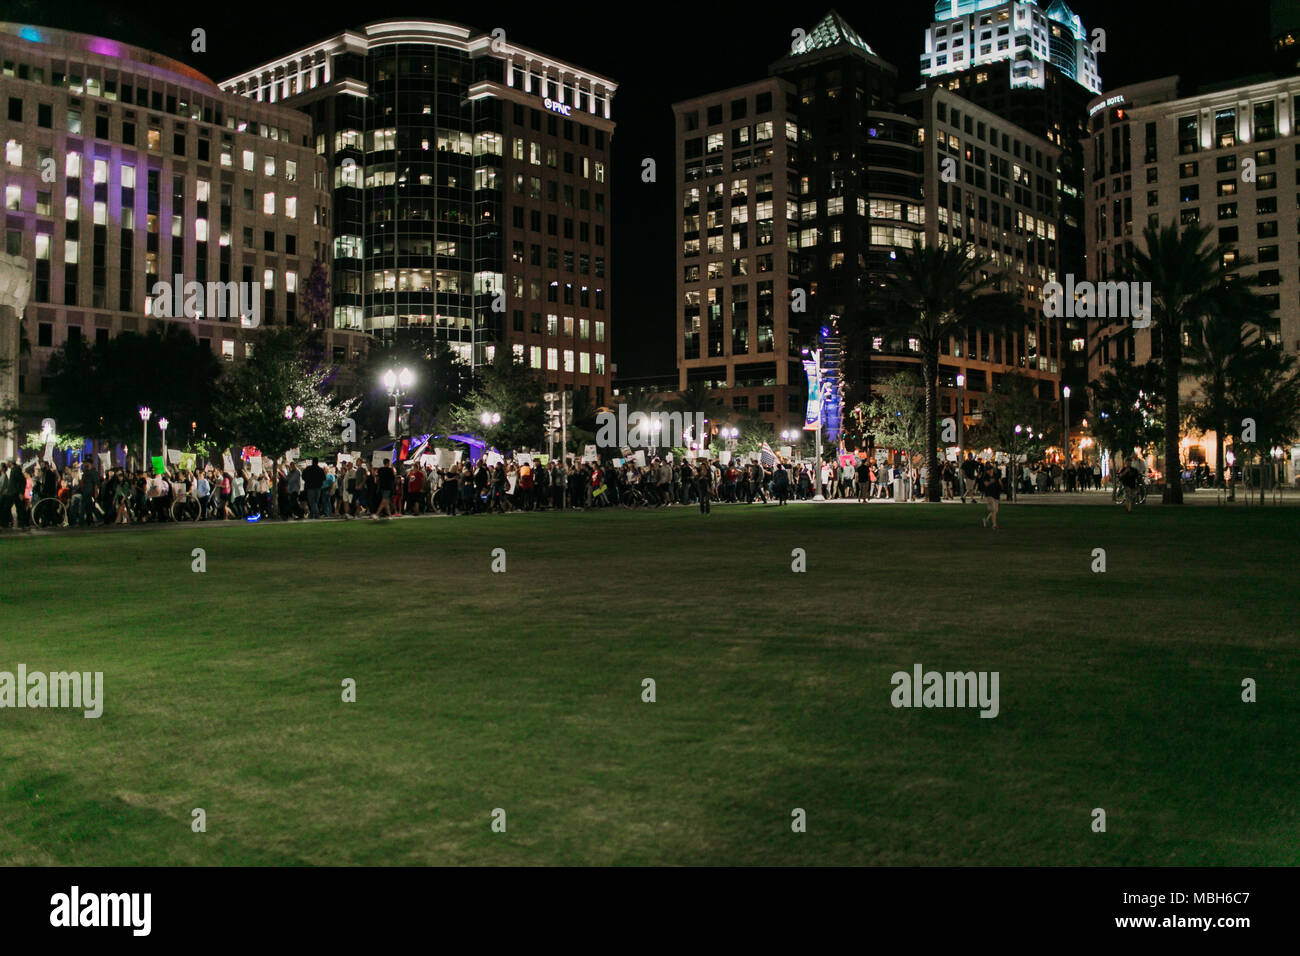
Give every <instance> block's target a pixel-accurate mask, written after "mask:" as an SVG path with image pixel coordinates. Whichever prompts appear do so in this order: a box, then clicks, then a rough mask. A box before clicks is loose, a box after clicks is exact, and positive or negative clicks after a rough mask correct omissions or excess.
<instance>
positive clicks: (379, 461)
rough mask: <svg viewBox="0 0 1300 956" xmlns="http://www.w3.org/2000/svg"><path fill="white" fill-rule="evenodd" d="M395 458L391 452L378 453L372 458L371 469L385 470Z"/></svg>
mask: <svg viewBox="0 0 1300 956" xmlns="http://www.w3.org/2000/svg"><path fill="white" fill-rule="evenodd" d="M392 457H393V453H392V452H391V451H377V452H375V453H374V454H373V455H371V456H370V467H371V468H383V467H384V465H385V464H387V463H388V459H390V458H392Z"/></svg>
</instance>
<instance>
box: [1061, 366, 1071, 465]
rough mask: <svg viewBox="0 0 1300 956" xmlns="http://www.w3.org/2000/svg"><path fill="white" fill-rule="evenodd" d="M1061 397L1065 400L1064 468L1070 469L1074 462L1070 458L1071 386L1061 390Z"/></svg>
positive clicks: (1062, 442) (1062, 433)
mask: <svg viewBox="0 0 1300 956" xmlns="http://www.w3.org/2000/svg"><path fill="white" fill-rule="evenodd" d="M1061 395H1062V397H1063V398H1064V399H1065V402H1064V404H1065V425H1064V427H1063V428H1062V430H1061V447H1062V448H1064V449H1065V455H1064V457H1065V461H1064V463H1063V464H1062V467H1063V468H1066V469H1068V468H1069V467H1070V462H1071V461H1072V459H1071V457H1070V386H1068V385H1067V386H1065V388H1063V389H1061Z"/></svg>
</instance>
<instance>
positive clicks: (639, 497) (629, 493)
mask: <svg viewBox="0 0 1300 956" xmlns="http://www.w3.org/2000/svg"><path fill="white" fill-rule="evenodd" d="M619 504H621V505H622V506H623V507H624V508H627V509H628V510H629V511H630V510H631V509H633V508H646V507H649V505H650V502H649V499H647V498H646V496H645V494H644V493H643V492H642V491H641V490H640V489H639V488H635V487H633V486H631V485H629V486H628V487H627V488H626V489H625V490H624V491H623V493H622V494H621V495H619Z"/></svg>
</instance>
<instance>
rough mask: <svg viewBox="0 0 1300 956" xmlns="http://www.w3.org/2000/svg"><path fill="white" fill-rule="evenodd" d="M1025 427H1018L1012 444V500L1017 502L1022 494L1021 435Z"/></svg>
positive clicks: (1010, 469)
mask: <svg viewBox="0 0 1300 956" xmlns="http://www.w3.org/2000/svg"><path fill="white" fill-rule="evenodd" d="M1023 430H1024V429H1023V426H1021V425H1017V426H1016V440H1015V441H1014V442H1013V443H1012V448H1011V467H1010V468H1009V469H1008V471H1010V472H1011V500H1012V501H1015V500H1016V498H1017V497H1018V496H1019V493H1020V433H1021V432H1022V431H1023Z"/></svg>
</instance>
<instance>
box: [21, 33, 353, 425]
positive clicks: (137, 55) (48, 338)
mask: <svg viewBox="0 0 1300 956" xmlns="http://www.w3.org/2000/svg"><path fill="white" fill-rule="evenodd" d="M0 60H2V61H3V64H2V65H3V70H2V73H0V123H3V126H0V143H2V144H3V146H4V157H3V161H0V190H3V193H4V197H5V243H6V251H7V252H9V253H10V254H12V255H18V256H20V257H22V258H23V259H26V260H27V261H28V262H29V263H30V266H31V273H32V283H31V299H30V302H29V303H28V306H27V309H26V314H25V316H24V322H23V333H24V335H25V337H26V339H27V341H28V342H29V343H30V352H29V353H27V354H24V355H23V356H22V358H21V361H20V366H19V372H20V384H19V388H20V405H21V409H22V419H23V424H24V425H25V424H27V423H28V421H29V420H33V419H39V418H40V417H41V415H42V414H43V412H44V404H45V403H44V401H43V399H42V391H43V388H42V380H43V377H44V374H45V369H46V366H47V363H48V361H49V358H50V355H51V353H52V352H53V351H54V350H55V349H56V348H58V347H59V346H62V345H64V344H65V343H66V342H67V341H69V340H70V339H74V338H81V339H83V340H88V341H103V340H105V339H107V338H109V337H111V336H114V335H117V334H119V333H121V332H140V333H143V332H146V331H148V330H149V328H151V327H154V326H156V325H157V324H158V323H160V322H167V321H179V322H185V323H186V324H187V325H188V326H189V327H190V329H191V331H192V332H193V333H194V335H195V336H196V337H197V338H198V339H199V340H200V341H201V342H204V343H205V344H207V345H208V346H209V347H210V348H211V349H212V350H213V351H214V352H215V353H216V354H217V355H219V356H221V357H222V358H223V359H225V360H227V361H236V360H238V359H240V358H242V357H243V356H244V355H245V354H246V351H245V343H244V342H243V338H244V336H245V334H246V333H244V332H243V331H242V330H241V322H240V318H239V316H237V315H236V316H231V317H223V318H216V317H213V318H211V319H208V318H199V319H197V320H196V319H193V318H191V319H184V318H180V319H172V318H155V317H153V316H152V315H151V312H152V307H151V306H152V303H151V302H150V301H149V299H150V298H151V295H152V291H153V289H154V284H155V283H157V282H160V281H161V282H172V281H174V276H176V275H178V274H179V275H181V276H182V278H183V280H184V281H185V282H191V281H196V282H200V283H205V282H222V283H228V282H233V283H240V282H247V283H250V284H251V283H259V284H261V286H262V291H261V295H262V299H261V301H260V306H261V322H262V323H263V324H282V323H285V322H301V321H303V319H302V317H301V316H302V304H301V301H300V299H299V295H300V294H301V292H302V290H303V289H304V288H305V284H306V281H307V279H308V276H309V275H310V273H311V269H312V265H313V262H314V261H315V260H320V261H322V262H324V263H326V265H327V267H328V263H329V259H330V255H329V244H330V238H331V232H330V221H331V191H330V189H329V188H327V186H326V167H325V164H324V160H323V159H322V158H321V157H320V156H318V155H317V152H316V150H315V149H314V146H313V143H314V140H313V137H312V132H311V120H310V118H309V117H307V116H306V115H304V114H303V113H301V112H299V111H297V110H293V109H288V108H284V107H281V106H275V105H272V104H269V103H259V102H256V101H252V100H248V99H245V98H243V97H238V96H234V95H230V94H227V93H224V92H222V90H221V89H220V88H218V87H217V85H216V84H215V83H213V81H212V80H210V79H208V78H207V77H205V76H203V75H202V74H200V73H198V72H197V71H195V70H194V69H192V68H191V67H189V66H186V65H185V64H183V63H180V62H177V61H175V60H171V59H169V58H167V57H163V56H160V55H158V54H155V53H152V52H150V51H148V50H142V49H140V48H138V47H133V46H129V45H127V44H124V43H117V42H115V41H112V40H107V39H103V38H100V37H91V36H84V35H81V34H76V33H68V32H64V31H60V30H52V29H47V28H44V27H32V26H24V25H18V24H9V23H0ZM325 336H326V343H325V344H326V347H327V349H329V350H330V352H329V353H328V354H331V355H332V357H333V358H334V359H336V360H339V361H344V360H346V361H353V360H355V359H356V358H358V357H359V354H360V351H361V350H362V349H364V348H365V340H364V337H363V336H360V335H358V334H356V333H350V332H347V331H345V330H334V329H330V330H327V331H326V332H325Z"/></svg>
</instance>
